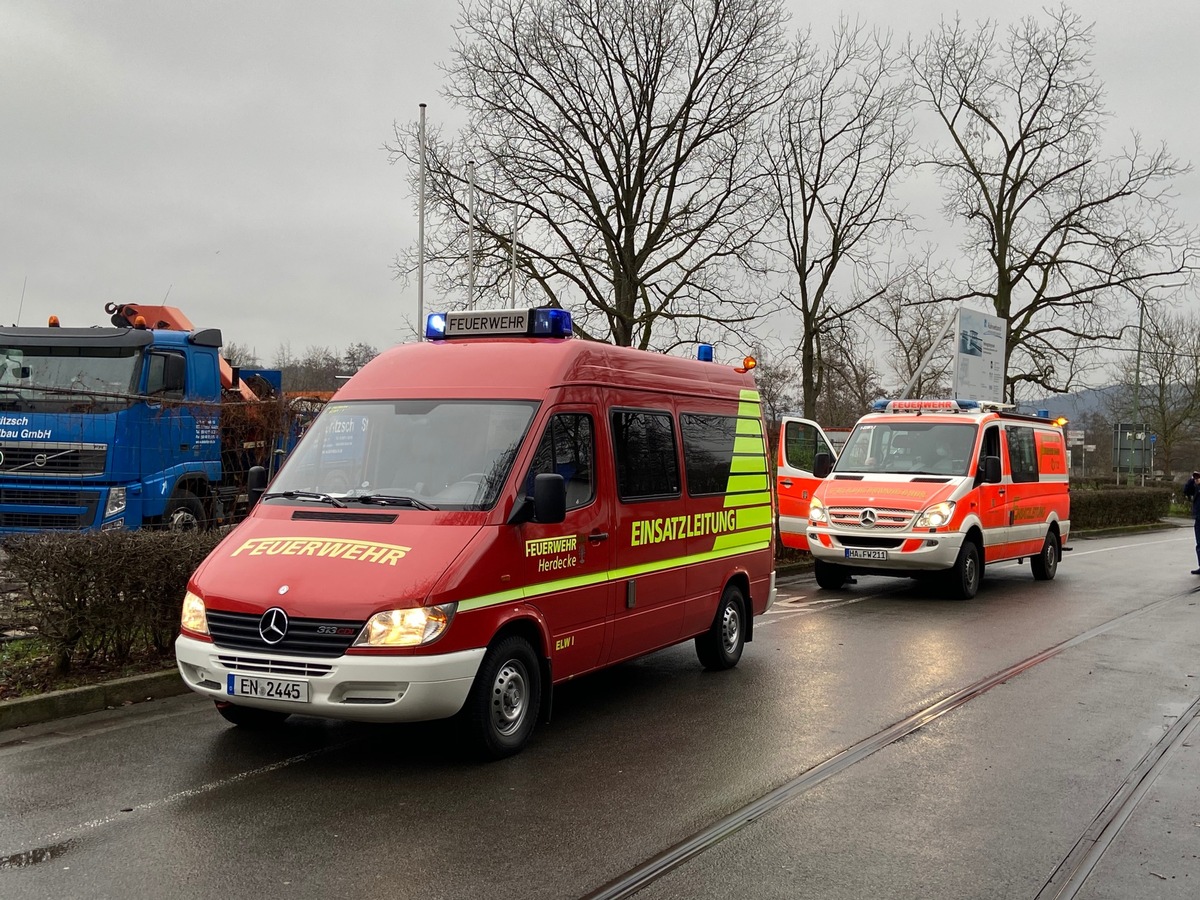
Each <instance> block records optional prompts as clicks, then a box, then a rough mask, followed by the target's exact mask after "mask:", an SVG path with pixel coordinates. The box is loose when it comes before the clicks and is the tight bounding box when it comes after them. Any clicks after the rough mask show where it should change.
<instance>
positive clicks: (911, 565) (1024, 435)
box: [779, 400, 1071, 599]
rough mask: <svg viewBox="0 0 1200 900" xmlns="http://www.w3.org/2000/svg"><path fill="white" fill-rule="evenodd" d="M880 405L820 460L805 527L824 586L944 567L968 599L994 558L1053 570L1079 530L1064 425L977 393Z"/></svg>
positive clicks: (1043, 572) (948, 581)
mask: <svg viewBox="0 0 1200 900" xmlns="http://www.w3.org/2000/svg"><path fill="white" fill-rule="evenodd" d="M878 407H879V409H880V411H879V412H877V413H873V414H871V415H867V416H864V417H863V418H862V419H860V420H859V422H858V424H857V425H855V427H854V431H853V432H852V433H851V435H850V437H849V439H848V440H847V441H846V445H845V447H844V448H843V450H842V453H841V455H840V456H839V457H838V459H837V462H836V464H832V463H831V461H830V459H829V457H828V456H825V457H823V458H822V459H821V460H820V461H818V463H817V465H816V469H817V471H816V472H815V474H816V475H817V476H818V477H822V480H821V482H820V483H819V485H818V486H817V487H816V489H815V491H814V492H813V493H812V495H811V501H810V503H809V508H808V525H807V535H808V546H809V550H810V552H811V553H812V555H813V559H814V562H815V566H816V578H817V583H818V584H819V585H820V586H821V587H823V588H828V589H834V590H836V589H838V588H840V587H842V586H843V585H844V584H845V583H846V581H847V580H848V579H849V578H850V576H851V575H852V574H853V573H855V572H869V573H875V574H887V575H908V576H917V577H921V576H926V575H935V576H937V577H938V578H939V579H940V580H942V581H943V583H944V584H945V586H946V587H947V588H948V590H949V593H950V594H951V595H952V596H955V597H958V598H962V599H969V598H971V597H974V596H975V593H976V591H978V590H979V583H980V580H981V579H982V577H983V573H984V569H985V567H986V566H988V565H990V564H992V563H996V562H1000V561H1002V560H1009V559H1017V560H1021V559H1024V558H1026V557H1028V558H1029V560H1030V562H1031V563H1032V567H1033V576H1034V578H1037V579H1039V580H1049V579H1051V578H1053V577H1054V575H1055V572H1056V571H1057V570H1058V563H1059V561H1060V560H1061V559H1062V553H1063V550H1064V549H1066V545H1067V540H1068V538H1069V536H1070V531H1071V515H1070V495H1069V493H1068V491H1069V484H1068V479H1067V471H1068V469H1067V453H1066V442H1065V441H1064V439H1063V431H1062V426H1061V424H1059V423H1056V422H1053V421H1051V420H1049V419H1045V418H1040V417H1036V416H1028V415H1022V414H1018V413H1014V412H1011V411H1006V410H1005V409H1003V408H1002V407H1001V406H1000V405H999V404H981V403H978V402H975V401H967V400H893V401H890V402H889V401H880V403H879V404H878ZM831 465H832V471H830V466H831ZM779 505H780V509H781V510H782V509H783V507H784V501H783V499H782V497H781V498H780V501H779Z"/></svg>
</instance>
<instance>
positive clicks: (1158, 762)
mask: <svg viewBox="0 0 1200 900" xmlns="http://www.w3.org/2000/svg"><path fill="white" fill-rule="evenodd" d="M1109 549H1110V550H1111V548H1109ZM876 593H878V592H869V593H864V594H863V595H862V596H861V597H853V598H841V599H843V600H844V602H846V603H850V602H856V601H858V600H865V599H868V598H869V597H871V596H874V595H875V594H876ZM1197 593H1200V587H1197V588H1194V589H1192V590H1189V591H1182V592H1180V593H1178V594H1174V595H1172V596H1170V597H1164V598H1163V599H1161V600H1156V601H1155V602H1153V603H1149V604H1147V605H1146V606H1142V607H1139V608H1138V609H1135V610H1130V611H1129V612H1127V613H1124V614H1122V615H1119V616H1116V617H1115V618H1112V619H1109V620H1108V621H1107V622H1103V623H1101V624H1100V625H1097V626H1095V627H1093V628H1089V629H1087V630H1086V631H1083V632H1080V633H1079V634H1077V635H1075V636H1074V637H1071V638H1068V639H1067V640H1065V641H1062V642H1060V643H1058V644H1055V645H1054V646H1052V647H1049V648H1047V649H1045V650H1043V651H1041V652H1040V653H1036V654H1034V655H1033V656H1030V657H1027V658H1025V659H1023V660H1021V661H1020V662H1017V663H1014V664H1013V665H1011V666H1007V667H1005V668H1004V669H1001V670H1000V671H999V672H995V673H994V674H992V675H989V676H987V677H985V678H982V679H980V680H979V681H976V682H975V683H974V684H971V685H968V686H967V687H964V688H962V689H961V690H958V691H956V692H955V693H953V694H950V695H949V696H947V697H944V698H942V699H941V700H939V701H937V702H936V703H932V704H930V705H929V706H926V707H925V708H924V709H921V710H918V711H917V712H915V713H913V714H912V715H910V716H908V717H907V718H905V719H902V720H901V721H899V722H896V723H895V724H894V725H891V726H889V727H888V728H885V729H883V730H882V731H879V732H876V733H875V734H873V735H871V736H870V737H867V738H865V739H863V740H861V741H859V742H858V743H856V744H854V745H852V746H850V747H848V748H846V749H845V750H843V751H842V752H840V753H838V754H836V755H835V756H832V757H830V758H829V759H827V760H825V761H823V762H821V763H818V764H817V765H816V766H813V767H812V768H811V769H808V770H807V771H805V772H802V773H801V774H800V775H797V776H796V777H795V778H792V779H790V780H788V781H786V782H784V783H783V784H781V785H780V786H779V787H777V788H774V789H773V790H771V791H769V792H768V793H766V794H763V795H762V796H760V797H758V798H757V799H755V800H753V801H751V802H750V803H747V804H746V805H745V806H743V807H741V808H740V809H737V810H735V811H734V812H732V813H730V814H729V815H727V816H725V817H724V818H722V819H720V820H718V821H717V822H714V823H713V824H712V825H710V826H708V827H707V828H704V829H701V830H700V831H697V832H696V833H694V834H692V835H691V836H689V837H687V838H685V839H683V840H682V841H680V842H678V843H677V844H675V845H674V846H672V847H668V848H667V849H665V850H663V851H662V852H660V853H658V854H656V855H655V856H652V857H650V858H649V859H647V860H645V861H644V862H642V863H640V864H639V865H637V866H635V867H633V868H631V869H629V870H628V871H626V872H625V873H623V874H622V875H620V876H618V877H617V878H614V879H613V880H611V881H609V882H608V883H607V884H605V885H603V886H601V887H600V888H597V889H596V890H594V891H592V892H591V893H588V894H585V895H584V896H583V898H582V900H619V898H624V897H632V896H634V895H635V894H637V893H638V891H640V890H642V889H643V888H645V887H647V886H649V885H650V884H652V883H653V882H655V881H657V880H658V879H660V878H662V877H663V876H665V875H666V874H667V873H668V872H671V871H672V870H674V869H676V868H678V867H679V866H681V865H683V864H684V863H686V862H688V861H689V860H691V859H694V858H695V857H697V856H699V855H700V854H702V853H704V852H705V851H707V850H710V849H712V848H713V847H715V846H716V845H717V844H719V843H721V842H722V841H723V840H725V839H726V838H728V837H730V836H731V835H733V834H734V833H736V832H737V831H739V830H741V829H742V828H744V827H745V826H747V825H749V824H750V823H752V822H754V821H755V820H757V819H760V818H762V817H763V816H765V815H767V814H768V813H770V812H772V811H773V810H775V809H777V808H778V807H780V806H782V805H783V804H785V803H787V802H789V801H791V800H794V799H796V798H798V797H800V796H802V795H803V794H805V793H807V792H808V791H810V790H812V789H813V788H814V787H816V786H817V785H819V784H820V783H821V782H823V781H825V780H826V779H828V778H831V777H833V776H834V775H837V774H839V773H840V772H843V771H845V770H846V769H848V768H850V767H851V766H853V765H854V764H855V763H858V762H861V761H862V760H864V759H866V758H867V757H868V756H870V755H871V754H873V753H875V752H876V751H877V750H881V749H883V748H884V747H886V746H888V745H889V744H893V743H895V742H896V741H898V740H900V739H901V738H905V737H907V736H908V735H910V734H913V733H914V732H916V731H918V730H919V729H921V728H923V727H924V726H926V725H928V724H929V723H930V722H933V721H934V720H936V719H938V718H940V717H941V716H943V715H945V714H946V713H948V712H951V711H953V710H955V709H958V708H959V707H961V706H963V705H965V704H967V703H969V702H970V701H972V700H974V699H975V698H976V697H979V696H980V695H982V694H984V693H986V692H987V691H989V690H991V689H992V688H994V687H995V686H996V685H999V684H1003V683H1004V682H1006V681H1008V680H1010V679H1012V678H1015V677H1016V676H1017V675H1020V674H1021V673H1022V672H1025V671H1027V670H1028V669H1031V668H1033V667H1034V666H1037V665H1040V664H1041V663H1044V662H1046V661H1047V660H1049V659H1053V658H1054V657H1055V656H1058V655H1059V654H1060V653H1062V652H1063V651H1065V650H1068V649H1070V648H1072V647H1075V646H1078V645H1079V644H1082V643H1084V642H1085V641H1089V640H1091V639H1092V638H1095V637H1099V636H1100V635H1102V634H1105V633H1107V632H1109V631H1112V630H1114V629H1116V628H1119V627H1121V626H1122V625H1124V624H1126V623H1127V622H1130V621H1131V620H1133V619H1136V618H1139V617H1140V616H1143V615H1146V614H1147V613H1150V612H1153V611H1155V610H1157V609H1161V608H1162V607H1164V606H1168V605H1170V604H1172V603H1176V602H1178V601H1179V600H1181V599H1185V598H1188V597H1193V596H1195V595H1196V594H1197ZM801 600H803V598H801ZM837 605H842V604H841V603H839V604H837ZM824 608H828V605H826V606H825V607H824ZM803 611H808V612H813V611H816V608H811V609H806V610H805V609H801V610H797V612H803ZM1198 717H1200V697H1197V698H1196V699H1195V701H1194V702H1193V703H1192V704H1191V705H1190V706H1189V707H1188V709H1187V711H1186V712H1185V713H1184V714H1183V715H1182V716H1180V717H1179V720H1178V721H1177V722H1176V723H1175V726H1174V727H1173V728H1171V729H1170V730H1169V731H1168V732H1167V733H1166V734H1165V735H1164V736H1163V737H1162V738H1161V739H1160V740H1159V741H1158V742H1157V743H1156V744H1155V745H1154V747H1152V748H1151V750H1150V751H1149V752H1148V753H1147V754H1146V755H1145V757H1143V759H1142V760H1141V761H1140V762H1139V764H1138V765H1137V766H1136V767H1135V768H1134V769H1133V770H1132V771H1131V772H1130V774H1129V776H1128V777H1127V778H1126V779H1125V781H1124V782H1123V783H1122V785H1121V787H1120V788H1119V789H1118V790H1117V791H1116V793H1114V795H1113V797H1112V799H1111V800H1110V801H1109V803H1108V804H1107V805H1106V806H1105V808H1104V809H1103V810H1101V812H1100V813H1099V814H1098V815H1097V816H1096V819H1095V820H1094V821H1093V823H1092V825H1091V826H1090V827H1089V828H1088V829H1087V831H1086V832H1085V833H1084V834H1083V835H1082V836H1081V837H1080V838H1079V840H1078V841H1077V842H1076V844H1075V847H1074V848H1073V849H1072V851H1071V853H1069V854H1068V855H1067V857H1066V858H1065V859H1064V860H1063V861H1062V862H1061V863H1060V864H1059V865H1058V867H1057V868H1056V869H1055V871H1054V873H1053V874H1052V875H1051V877H1050V878H1049V879H1048V880H1047V882H1046V884H1045V886H1044V887H1043V889H1042V891H1040V892H1039V893H1038V895H1037V900H1052V898H1053V900H1070V898H1073V897H1075V896H1076V895H1077V894H1078V893H1079V890H1080V888H1081V887H1082V886H1083V884H1084V883H1085V881H1086V880H1087V877H1088V875H1089V874H1090V873H1091V872H1092V870H1093V869H1094V868H1095V867H1096V864H1097V863H1098V862H1099V860H1100V858H1101V857H1102V856H1103V854H1104V852H1105V850H1106V849H1108V847H1109V846H1111V844H1112V842H1113V840H1114V839H1115V837H1116V835H1117V834H1118V833H1119V831H1120V829H1121V827H1122V826H1123V825H1124V823H1125V822H1126V821H1127V820H1128V818H1129V816H1130V815H1131V814H1132V812H1133V809H1134V807H1136V805H1137V803H1138V801H1139V800H1140V799H1141V797H1142V796H1143V795H1144V794H1145V793H1146V791H1147V790H1148V789H1149V787H1150V785H1151V784H1152V783H1153V781H1154V778H1155V777H1156V776H1157V774H1158V772H1160V771H1161V770H1162V768H1163V766H1165V764H1166V762H1167V761H1168V760H1169V759H1170V756H1171V755H1172V752H1173V751H1174V749H1175V748H1177V747H1179V746H1180V745H1181V744H1182V743H1183V742H1184V741H1185V740H1186V739H1187V737H1188V736H1189V735H1190V734H1191V733H1192V732H1193V730H1194V729H1195V727H1196V725H1197V723H1198V722H1200V718H1198Z"/></svg>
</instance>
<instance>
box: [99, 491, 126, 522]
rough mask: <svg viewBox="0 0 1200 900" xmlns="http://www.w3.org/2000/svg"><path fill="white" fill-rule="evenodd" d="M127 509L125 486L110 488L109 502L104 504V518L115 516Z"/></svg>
mask: <svg viewBox="0 0 1200 900" xmlns="http://www.w3.org/2000/svg"><path fill="white" fill-rule="evenodd" d="M124 509H125V488H123V487H115V488H110V489H109V492H108V503H106V504H105V505H104V518H106V519H107V518H108V517H109V516H115V515H116V514H117V513H119V512H121V511H123V510H124Z"/></svg>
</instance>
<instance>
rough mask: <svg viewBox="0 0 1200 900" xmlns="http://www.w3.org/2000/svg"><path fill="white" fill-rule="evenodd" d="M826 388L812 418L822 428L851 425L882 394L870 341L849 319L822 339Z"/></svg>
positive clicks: (833, 327)
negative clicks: (822, 426) (823, 426)
mask: <svg viewBox="0 0 1200 900" xmlns="http://www.w3.org/2000/svg"><path fill="white" fill-rule="evenodd" d="M822 343H823V355H822V364H823V366H824V369H825V389H824V390H823V391H822V392H821V395H820V397H818V398H817V404H816V407H815V415H813V416H806V418H815V419H816V420H817V421H818V422H820V423H821V424H822V425H825V426H838V427H841V426H846V425H853V424H854V423H855V422H857V421H858V420H859V418H860V417H862V416H864V415H866V414H867V413H868V412H870V411H871V404H872V403H874V402H875V401H876V400H878V399H879V398H880V397H882V396H883V395H884V389H883V382H882V379H881V376H880V372H879V369H878V367H877V366H876V364H875V353H874V346H873V342H872V341H871V338H870V337H869V336H868V335H867V334H866V333H865V332H864V331H863V330H862V329H861V328H859V327H858V326H856V325H854V324H853V323H852V322H851V321H850V320H848V319H842V320H839V321H837V322H833V323H831V324H830V327H829V328H828V329H827V331H826V332H825V334H824V336H823V342H822Z"/></svg>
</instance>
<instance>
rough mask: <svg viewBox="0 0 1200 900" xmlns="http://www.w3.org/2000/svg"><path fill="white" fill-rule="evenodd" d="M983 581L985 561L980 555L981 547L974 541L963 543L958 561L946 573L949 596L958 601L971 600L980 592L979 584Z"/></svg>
mask: <svg viewBox="0 0 1200 900" xmlns="http://www.w3.org/2000/svg"><path fill="white" fill-rule="evenodd" d="M982 580H983V559H982V557H981V556H980V555H979V545H978V544H976V543H975V542H974V541H972V540H966V541H963V545H962V547H960V548H959V551H958V559H956V560H955V561H954V565H953V566H952V567H951V568H950V571H949V572H947V573H946V587H947V588H948V589H949V594H950V596H951V597H953V598H954V599H956V600H970V599H971V598H972V597H974V596H975V595H976V594H977V593H978V592H979V582H980V581H982Z"/></svg>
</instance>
